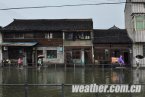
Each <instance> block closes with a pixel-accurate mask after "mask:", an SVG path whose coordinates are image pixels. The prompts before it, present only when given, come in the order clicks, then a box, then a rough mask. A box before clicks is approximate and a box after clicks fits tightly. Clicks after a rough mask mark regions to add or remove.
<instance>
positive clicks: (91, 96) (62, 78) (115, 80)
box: [0, 67, 145, 97]
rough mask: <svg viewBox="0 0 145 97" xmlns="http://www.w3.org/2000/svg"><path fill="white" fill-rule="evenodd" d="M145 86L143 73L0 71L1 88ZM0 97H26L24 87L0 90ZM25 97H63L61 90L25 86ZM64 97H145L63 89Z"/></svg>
mask: <svg viewBox="0 0 145 97" xmlns="http://www.w3.org/2000/svg"><path fill="white" fill-rule="evenodd" d="M25 82H27V83H28V84H62V83H64V84H145V70H144V69H140V70H136V69H133V70H132V69H128V68H122V69H115V68H113V69H111V68H106V69H102V68H91V67H89V68H87V67H86V68H75V69H74V68H66V69H64V68H42V69H40V70H37V69H36V68H23V69H22V70H21V69H18V68H14V67H13V68H0V84H25ZM0 97H25V87H24V86H23V85H22V86H16V85H12V86H0ZM27 97H62V88H61V86H28V96H27ZM64 97H145V87H144V85H142V91H141V93H132V94H131V93H122V94H121V93H119V94H117V93H116V94H115V93H112V94H105V93H100V94H95V93H72V87H71V86H64Z"/></svg>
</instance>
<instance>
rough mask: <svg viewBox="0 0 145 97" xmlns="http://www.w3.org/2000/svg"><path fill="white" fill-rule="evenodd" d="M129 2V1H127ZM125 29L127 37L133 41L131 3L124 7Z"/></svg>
mask: <svg viewBox="0 0 145 97" xmlns="http://www.w3.org/2000/svg"><path fill="white" fill-rule="evenodd" d="M127 1H129V0H127ZM124 13H125V28H126V29H127V33H128V35H129V37H130V38H131V39H132V40H134V31H133V28H134V23H133V19H132V15H131V14H132V5H131V3H126V5H125V10H124Z"/></svg>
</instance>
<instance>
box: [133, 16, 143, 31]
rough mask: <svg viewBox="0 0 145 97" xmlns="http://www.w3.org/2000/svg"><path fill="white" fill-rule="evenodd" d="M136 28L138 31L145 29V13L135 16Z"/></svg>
mask: <svg viewBox="0 0 145 97" xmlns="http://www.w3.org/2000/svg"><path fill="white" fill-rule="evenodd" d="M135 21H136V23H135V29H136V30H137V31H140V30H145V16H144V15H139V16H135Z"/></svg>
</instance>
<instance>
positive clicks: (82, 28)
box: [63, 19, 93, 66]
mask: <svg viewBox="0 0 145 97" xmlns="http://www.w3.org/2000/svg"><path fill="white" fill-rule="evenodd" d="M75 26H76V27H77V28H76V27H75V28H73V29H71V30H64V42H63V43H64V44H63V45H64V52H65V53H64V58H65V64H68V65H72V64H77V65H82V66H85V65H88V64H92V63H93V53H92V51H93V44H92V33H93V22H92V19H88V20H81V21H78V23H77V24H75Z"/></svg>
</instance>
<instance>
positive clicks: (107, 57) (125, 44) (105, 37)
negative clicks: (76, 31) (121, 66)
mask: <svg viewBox="0 0 145 97" xmlns="http://www.w3.org/2000/svg"><path fill="white" fill-rule="evenodd" d="M93 44H94V62H95V64H100V65H101V64H114V65H116V62H114V59H115V58H116V59H117V58H119V57H120V55H122V56H123V59H124V61H125V65H126V66H127V65H128V66H130V61H131V53H130V50H131V49H132V41H131V39H130V38H129V36H128V34H127V31H126V30H125V29H119V28H117V27H116V26H113V27H111V28H110V29H94V39H93ZM113 58H114V59H113ZM116 61H117V60H116ZM117 62H118V61H117Z"/></svg>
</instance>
